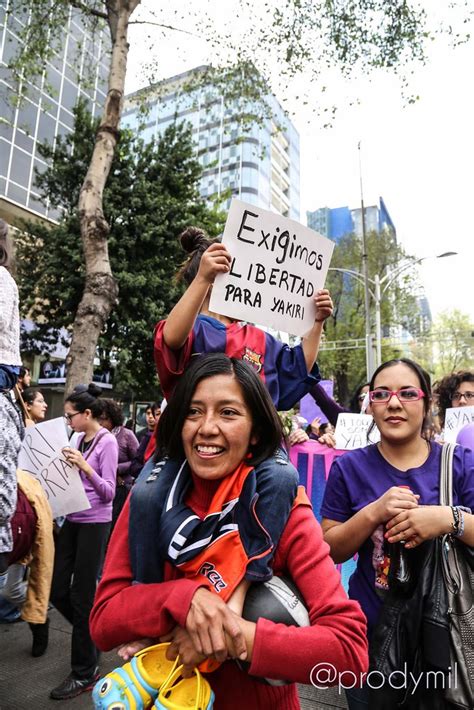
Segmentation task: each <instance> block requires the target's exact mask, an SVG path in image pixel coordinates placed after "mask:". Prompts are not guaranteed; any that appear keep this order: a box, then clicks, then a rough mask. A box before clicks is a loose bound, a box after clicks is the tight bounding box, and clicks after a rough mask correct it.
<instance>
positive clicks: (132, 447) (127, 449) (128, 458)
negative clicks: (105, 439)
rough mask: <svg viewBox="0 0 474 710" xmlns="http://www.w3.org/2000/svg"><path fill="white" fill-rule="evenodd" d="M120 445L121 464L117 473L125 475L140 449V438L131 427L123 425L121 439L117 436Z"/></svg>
mask: <svg viewBox="0 0 474 710" xmlns="http://www.w3.org/2000/svg"><path fill="white" fill-rule="evenodd" d="M117 441H118V445H119V464H118V466H117V473H118V474H119V476H125V475H126V474H127V473H128V472H129V469H130V465H131V463H132V461H133V459H134V458H135V455H136V453H137V450H138V439H137V437H136V436H135V434H134V433H133V431H131V430H130V429H127V428H126V427H123V428H122V430H121V431H120V439H119V437H117Z"/></svg>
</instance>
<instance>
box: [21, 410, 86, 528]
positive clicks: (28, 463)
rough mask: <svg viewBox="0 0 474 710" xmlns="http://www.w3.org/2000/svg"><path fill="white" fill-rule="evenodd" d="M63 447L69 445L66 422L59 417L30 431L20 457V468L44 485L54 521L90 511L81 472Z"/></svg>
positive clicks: (27, 431) (27, 432)
mask: <svg viewBox="0 0 474 710" xmlns="http://www.w3.org/2000/svg"><path fill="white" fill-rule="evenodd" d="M64 446H70V442H69V440H68V437H67V432H66V427H65V424H64V419H63V418H62V417H58V418H57V419H51V420H50V421H48V422H41V423H40V424H36V426H34V427H28V428H27V429H26V433H25V438H24V439H23V443H22V445H21V449H20V454H19V457H18V468H21V469H22V470H23V471H27V472H28V473H31V475H32V476H34V477H35V478H36V479H37V480H38V481H39V482H40V483H41V486H42V487H43V490H44V492H45V494H46V497H47V499H48V501H49V504H50V506H51V510H52V512H53V518H57V517H59V516H61V515H67V514H68V513H77V512H78V511H79V510H87V509H88V508H90V503H89V501H88V499H87V496H86V492H85V490H84V486H83V485H82V481H81V477H80V475H79V471H78V470H77V468H76V467H75V466H73V465H72V464H70V463H69V462H68V461H66V459H65V457H64V455H63V453H62V451H61V449H62V448H63V447H64Z"/></svg>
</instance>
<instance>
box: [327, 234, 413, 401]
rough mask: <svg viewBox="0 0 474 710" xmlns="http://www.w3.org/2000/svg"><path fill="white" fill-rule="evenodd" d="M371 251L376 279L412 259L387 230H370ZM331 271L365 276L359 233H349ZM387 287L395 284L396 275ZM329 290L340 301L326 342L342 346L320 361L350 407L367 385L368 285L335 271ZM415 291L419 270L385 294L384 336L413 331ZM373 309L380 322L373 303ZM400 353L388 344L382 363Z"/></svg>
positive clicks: (336, 252)
mask: <svg viewBox="0 0 474 710" xmlns="http://www.w3.org/2000/svg"><path fill="white" fill-rule="evenodd" d="M367 252H368V255H369V258H368V266H369V278H373V277H374V275H375V274H379V276H381V277H382V276H383V275H384V274H386V273H387V270H390V268H391V267H392V268H393V267H395V266H397V265H400V262H401V261H403V260H404V259H406V258H407V255H406V253H405V252H404V250H403V248H402V247H401V246H400V245H399V244H397V241H396V238H395V236H394V235H393V234H392V233H391V232H386V231H382V232H380V233H377V232H370V233H369V234H368V235H367ZM408 258H409V257H408ZM331 268H339V269H351V270H352V271H356V272H359V273H362V269H363V261H362V243H361V240H360V239H359V238H358V237H357V236H356V235H355V234H347V235H345V236H344V237H342V239H341V240H340V241H339V243H338V244H337V245H336V247H335V249H334V256H333V259H332V261H331ZM386 283H390V277H389V279H388V280H387V282H386ZM327 287H328V288H329V289H330V291H331V295H332V298H333V301H334V313H333V316H332V317H331V318H330V319H329V320H328V321H327V325H326V331H325V333H326V340H327V341H329V342H330V343H331V342H334V341H335V342H336V347H335V349H332V348H328V349H324V350H322V351H321V353H320V355H319V356H318V363H319V366H320V368H321V372H322V373H323V376H324V377H325V378H331V379H334V380H335V394H336V396H337V398H338V400H339V401H340V402H342V403H344V404H349V400H350V398H351V396H352V394H353V392H354V391H355V389H356V388H357V386H358V385H359V384H361V383H363V382H365V381H366V360H365V341H364V337H365V302H364V287H363V285H362V283H361V282H360V281H359V280H358V279H356V278H354V277H353V276H350V275H349V274H342V273H338V272H334V271H330V272H329V276H328V280H327ZM371 288H372V286H371ZM414 291H416V270H415V268H413V269H411V268H410V269H408V270H407V271H406V272H404V274H403V275H400V277H398V278H397V279H395V280H394V282H393V284H390V287H389V288H388V289H387V290H386V292H385V293H384V294H383V296H382V300H381V322H382V332H383V334H384V335H388V334H389V333H390V331H391V330H392V329H393V328H395V327H397V328H400V327H403V328H404V329H406V330H408V331H410V332H413V330H414V328H415V326H416V314H417V302H416V298H415V297H414V296H413V293H414ZM371 309H372V310H371V313H372V318H374V306H373V302H372V303H371ZM372 332H374V324H373V323H372ZM357 341H358V342H357ZM400 354H401V350H400V349H399V348H394V347H393V346H391V345H390V344H384V343H383V344H382V362H383V361H384V360H388V359H390V358H391V357H395V356H397V355H400Z"/></svg>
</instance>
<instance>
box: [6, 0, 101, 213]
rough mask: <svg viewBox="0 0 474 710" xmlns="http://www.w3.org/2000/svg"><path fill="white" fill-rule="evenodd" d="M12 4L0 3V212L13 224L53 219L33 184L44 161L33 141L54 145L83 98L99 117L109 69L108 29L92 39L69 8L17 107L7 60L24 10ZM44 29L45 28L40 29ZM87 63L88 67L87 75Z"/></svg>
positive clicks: (70, 123)
mask: <svg viewBox="0 0 474 710" xmlns="http://www.w3.org/2000/svg"><path fill="white" fill-rule="evenodd" d="M13 5H14V3H12V2H11V0H5V2H2V3H1V4H0V216H1V217H3V218H5V219H6V220H7V221H9V222H12V221H13V220H14V219H15V218H17V217H35V216H37V217H40V218H46V219H54V217H55V214H56V212H55V210H54V209H52V208H51V207H50V205H48V204H47V203H46V202H44V201H43V200H41V198H40V196H39V194H38V191H37V188H36V186H35V172H34V171H35V168H36V169H37V170H39V171H40V172H41V171H43V170H44V169H45V167H46V163H45V162H44V160H43V158H42V157H41V156H40V154H39V152H38V143H42V142H45V141H46V142H48V143H54V141H55V139H56V136H58V135H65V134H67V133H68V132H70V131H71V129H72V127H73V121H74V117H73V113H72V109H73V108H74V106H75V104H76V103H77V101H78V100H79V99H80V98H82V99H83V100H84V101H85V102H86V104H87V106H88V108H89V110H90V112H91V113H92V114H93V115H98V114H99V113H100V111H101V108H102V106H103V104H104V100H105V95H106V91H107V76H108V71H109V55H108V47H109V45H110V39H109V37H108V34H107V30H106V29H104V30H97V32H96V33H95V34H94V37H92V36H91V35H90V34H89V33H88V32H87V31H86V30H85V28H84V25H83V23H82V22H81V13H80V12H79V11H78V10H74V9H73V8H72V7H71V11H70V14H69V19H68V23H67V26H66V27H64V34H63V36H62V38H61V41H60V43H59V44H58V45H57V47H56V49H55V53H54V56H53V58H52V59H51V61H50V62H48V64H47V69H46V71H45V73H44V74H43V76H41V77H40V78H39V79H37V80H35V83H34V84H32V83H31V82H30V83H28V92H27V93H28V98H25V99H24V100H23V101H22V102H21V104H20V105H19V106H18V107H16V108H15V107H14V106H13V105H12V103H11V96H12V95H13V93H14V92H16V91H17V89H16V88H15V86H14V85H13V81H12V76H11V73H10V72H9V71H8V69H7V64H8V62H9V60H10V59H11V58H12V57H13V56H15V55H16V53H17V50H18V47H19V43H20V38H19V32H21V29H22V28H23V27H24V24H23V21H24V20H25V18H26V17H28V15H27V14H21V15H20V14H18V13H15V11H14V8H13ZM45 31H46V28H45ZM89 67H93V68H94V71H93V75H92V76H91V75H90V72H89Z"/></svg>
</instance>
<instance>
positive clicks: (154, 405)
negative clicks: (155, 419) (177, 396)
mask: <svg viewBox="0 0 474 710" xmlns="http://www.w3.org/2000/svg"><path fill="white" fill-rule="evenodd" d="M149 409H151V411H152V412H153V416H155V414H156V412H157V410H158V409H161V404H160V403H159V402H150V404H147V405H146V407H145V414H146V412H148V410H149Z"/></svg>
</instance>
